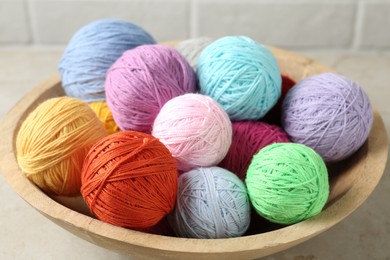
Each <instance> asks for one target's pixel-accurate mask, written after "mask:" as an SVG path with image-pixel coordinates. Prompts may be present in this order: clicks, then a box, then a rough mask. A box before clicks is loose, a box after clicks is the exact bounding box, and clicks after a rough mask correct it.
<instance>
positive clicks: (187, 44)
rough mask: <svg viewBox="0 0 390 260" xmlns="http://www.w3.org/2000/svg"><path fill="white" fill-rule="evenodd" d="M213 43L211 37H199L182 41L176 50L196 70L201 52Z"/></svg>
mask: <svg viewBox="0 0 390 260" xmlns="http://www.w3.org/2000/svg"><path fill="white" fill-rule="evenodd" d="M212 42H213V39H211V38H209V37H199V38H194V39H188V40H185V41H182V42H180V43H179V44H177V45H176V46H175V48H176V50H178V51H179V52H180V54H181V55H182V56H183V57H184V58H185V59H186V60H187V61H188V63H189V64H190V65H191V67H193V68H194V69H196V64H197V63H198V59H199V56H200V54H201V52H202V51H203V49H204V48H206V47H207V46H208V45H209V44H211V43H212Z"/></svg>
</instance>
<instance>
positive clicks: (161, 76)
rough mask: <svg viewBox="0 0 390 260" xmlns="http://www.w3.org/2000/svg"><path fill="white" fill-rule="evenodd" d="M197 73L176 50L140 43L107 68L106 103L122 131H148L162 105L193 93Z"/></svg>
mask: <svg viewBox="0 0 390 260" xmlns="http://www.w3.org/2000/svg"><path fill="white" fill-rule="evenodd" d="M195 88H196V76H195V73H194V71H193V69H192V68H191V66H190V65H189V64H188V62H187V61H186V60H185V59H184V58H183V57H182V56H181V55H180V54H179V52H178V51H177V50H175V49H174V48H171V47H167V46H162V45H143V46H139V47H137V48H135V49H132V50H129V51H126V52H125V53H124V54H123V55H122V56H121V57H120V58H119V59H118V60H117V61H116V62H115V63H114V64H113V65H112V66H111V68H110V69H109V71H108V73H107V78H106V82H105V91H106V97H107V105H108V107H109V108H110V110H111V112H112V115H113V117H114V120H115V122H116V123H117V124H118V126H119V128H120V129H121V130H134V131H140V132H145V133H150V132H151V130H152V125H153V121H154V119H155V118H156V116H157V114H158V112H159V111H160V109H161V107H162V106H163V105H164V104H165V103H166V102H167V101H168V100H170V99H172V98H174V97H176V96H180V95H183V94H185V93H190V92H195Z"/></svg>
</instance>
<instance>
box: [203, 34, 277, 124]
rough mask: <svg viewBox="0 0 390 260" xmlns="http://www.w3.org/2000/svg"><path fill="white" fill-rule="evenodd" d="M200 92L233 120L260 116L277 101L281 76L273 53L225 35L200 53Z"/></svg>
mask: <svg viewBox="0 0 390 260" xmlns="http://www.w3.org/2000/svg"><path fill="white" fill-rule="evenodd" d="M197 73H198V79H199V86H200V92H201V93H202V94H205V95H209V96H211V97H212V98H213V99H214V100H216V101H217V102H218V103H220V104H221V105H222V107H223V108H224V109H225V110H226V112H227V113H228V114H229V116H230V119H231V120H233V121H239V120H252V119H260V118H262V117H263V116H264V115H265V114H266V113H267V112H268V111H269V110H270V109H271V108H272V107H273V106H274V105H275V104H276V102H277V100H278V98H279V97H280V93H281V84H282V80H281V76H280V71H279V67H278V64H277V62H276V59H275V57H274V56H273V54H272V53H271V52H270V51H269V50H268V49H267V48H265V47H264V46H262V45H260V44H258V43H256V42H255V41H253V40H252V39H250V38H248V37H244V36H227V37H223V38H220V39H219V40H217V41H214V42H213V43H211V44H210V45H208V46H207V47H206V48H205V49H204V50H203V51H202V53H201V55H200V57H199V60H198V64H197Z"/></svg>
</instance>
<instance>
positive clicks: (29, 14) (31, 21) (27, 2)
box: [24, 0, 38, 45]
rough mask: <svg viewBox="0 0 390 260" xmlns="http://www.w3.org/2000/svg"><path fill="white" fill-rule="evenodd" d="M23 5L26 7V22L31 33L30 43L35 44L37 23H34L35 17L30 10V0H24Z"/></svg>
mask: <svg viewBox="0 0 390 260" xmlns="http://www.w3.org/2000/svg"><path fill="white" fill-rule="evenodd" d="M24 3H25V7H26V15H27V20H28V24H29V27H30V34H31V44H32V45H35V44H36V43H37V35H38V33H37V25H36V19H35V16H34V14H33V13H34V12H33V11H32V3H31V0H24Z"/></svg>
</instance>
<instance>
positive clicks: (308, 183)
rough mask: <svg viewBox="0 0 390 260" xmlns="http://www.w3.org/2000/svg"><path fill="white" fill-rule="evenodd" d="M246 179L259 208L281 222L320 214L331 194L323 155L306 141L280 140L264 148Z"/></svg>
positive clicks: (290, 221)
mask: <svg viewBox="0 0 390 260" xmlns="http://www.w3.org/2000/svg"><path fill="white" fill-rule="evenodd" d="M245 182H246V185H247V189H248V194H249V198H250V200H251V203H252V205H253V207H254V208H255V210H256V212H257V213H258V214H259V215H261V216H262V217H264V218H266V219H268V220H269V221H271V222H275V223H279V224H294V223H297V222H300V221H302V220H305V219H308V218H310V217H312V216H314V215H317V214H318V213H320V212H321V211H322V209H323V207H324V205H325V203H326V201H327V199H328V196H329V180H328V172H327V169H326V165H325V163H324V161H323V159H322V158H321V156H320V155H318V154H317V153H316V152H315V151H314V150H312V149H311V148H309V147H307V146H305V145H302V144H296V143H276V144H272V145H269V146H266V147H265V148H263V149H261V150H260V151H259V153H257V154H256V155H255V156H254V157H253V159H252V162H251V164H250V166H249V168H248V172H247V177H246V179H245Z"/></svg>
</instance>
